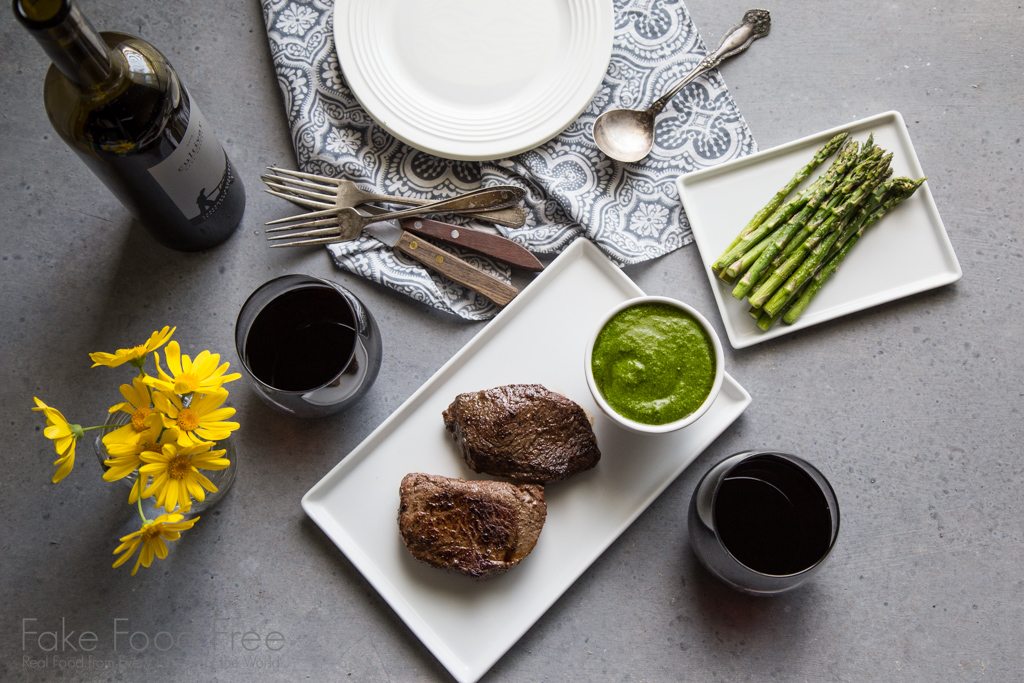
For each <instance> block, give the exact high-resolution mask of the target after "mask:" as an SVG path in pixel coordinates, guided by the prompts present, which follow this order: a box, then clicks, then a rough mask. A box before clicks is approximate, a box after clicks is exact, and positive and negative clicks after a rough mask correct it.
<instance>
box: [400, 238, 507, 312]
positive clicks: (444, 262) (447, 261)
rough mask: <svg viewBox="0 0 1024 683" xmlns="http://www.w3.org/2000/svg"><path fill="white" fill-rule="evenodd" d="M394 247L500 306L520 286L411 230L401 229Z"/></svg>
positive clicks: (505, 302) (504, 303)
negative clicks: (497, 276) (510, 283)
mask: <svg viewBox="0 0 1024 683" xmlns="http://www.w3.org/2000/svg"><path fill="white" fill-rule="evenodd" d="M395 249H398V250H399V251H401V252H402V253H403V254H406V255H407V256H409V257H410V258H413V259H415V260H417V261H419V262H420V263H422V264H423V265H424V266H426V267H427V268H430V269H431V270H434V271H436V272H438V273H440V274H441V275H444V276H445V277H447V278H449V279H451V280H454V281H455V282H458V283H459V284H460V285H465V286H466V287H469V288H470V289H472V290H473V291H474V292H479V293H480V294H482V295H483V296H485V297H487V298H488V299H489V300H490V301H493V302H494V303H496V304H498V305H499V306H505V305H507V304H508V302H510V301H512V299H514V298H515V296H516V294H519V290H518V289H516V288H515V287H513V286H512V285H508V284H505V283H504V282H502V281H501V280H499V279H497V278H495V277H491V276H490V275H488V274H487V273H485V272H484V271H482V270H480V269H478V268H475V267H473V266H471V265H469V264H468V263H466V262H465V261H463V260H462V259H460V258H458V257H456V256H453V255H451V254H449V253H448V252H447V251H445V250H443V249H439V248H438V247H435V246H434V245H433V244H431V243H430V242H427V241H426V240H424V239H421V238H419V237H416V236H415V235H413V234H411V233H408V232H404V231H403V232H402V236H401V237H400V238H399V239H398V244H396V245H395Z"/></svg>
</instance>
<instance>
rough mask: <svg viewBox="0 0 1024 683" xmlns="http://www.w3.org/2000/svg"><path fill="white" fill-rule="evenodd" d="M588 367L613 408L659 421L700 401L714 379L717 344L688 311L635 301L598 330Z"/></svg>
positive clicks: (676, 416)
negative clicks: (713, 344) (713, 343)
mask: <svg viewBox="0 0 1024 683" xmlns="http://www.w3.org/2000/svg"><path fill="white" fill-rule="evenodd" d="M591 368H592V370H593V373H594V380H595V381H596V383H597V388H598V390H599V391H600V392H601V395H602V396H603V397H604V399H605V400H606V401H607V402H608V405H610V406H611V407H612V409H613V410H614V411H615V412H617V413H618V414H620V415H622V416H623V417H627V418H629V419H630V420H633V421H634V422H640V423H643V424H650V425H660V424H666V423H669V422H675V421H676V420H681V419H682V418H684V417H686V416H687V415H689V414H691V413H692V412H693V411H695V410H697V408H699V407H700V405H701V404H702V403H704V399H705V398H707V396H708V394H710V393H711V386H712V385H713V384H714V381H715V348H714V346H712V344H711V339H710V338H709V337H708V335H707V333H706V332H705V331H704V328H703V327H701V324H700V323H699V322H697V320H696V319H694V317H693V316H691V315H690V314H689V313H686V312H685V311H682V310H680V309H678V308H676V307H675V306H671V305H668V304H662V303H646V304H637V305H636V306H630V307H629V308H626V309H624V310H622V311H619V312H618V313H616V314H615V316H614V317H612V319H611V320H609V321H608V322H607V323H606V324H605V326H604V327H602V328H601V331H600V332H599V333H598V335H597V340H596V341H595V342H594V353H593V357H592V359H591Z"/></svg>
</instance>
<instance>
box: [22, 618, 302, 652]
mask: <svg viewBox="0 0 1024 683" xmlns="http://www.w3.org/2000/svg"><path fill="white" fill-rule="evenodd" d="M207 642H208V643H209V649H211V650H212V651H213V652H214V654H225V653H239V654H243V653H248V652H261V651H262V652H273V653H277V652H280V651H281V650H282V649H284V646H285V643H286V640H285V637H284V634H282V633H281V632H280V631H268V632H265V633H262V632H260V631H257V630H253V629H245V628H238V627H234V626H232V624H231V620H230V619H228V618H227V617H214V618H213V619H212V622H211V624H210V626H209V627H208V628H207V629H206V631H205V633H197V632H195V631H182V632H179V633H171V632H170V631H156V632H150V631H146V630H139V629H133V628H132V627H131V624H130V622H129V620H128V619H127V618H125V617H119V618H115V619H113V621H112V623H111V624H110V626H109V627H108V628H107V630H106V631H103V630H101V631H100V632H99V633H97V632H96V631H92V630H80V629H77V628H69V625H68V623H67V619H66V618H65V617H61V618H60V623H59V624H57V623H55V624H49V625H42V624H39V620H38V619H34V618H31V617H26V618H23V619H22V620H21V651H22V652H28V653H46V654H51V653H52V654H55V653H61V654H64V655H68V654H77V653H80V652H82V653H88V652H93V651H95V650H96V649H97V648H100V647H101V646H102V647H103V650H108V649H112V650H113V652H130V653H134V654H142V653H144V652H169V651H172V650H177V651H182V652H194V651H196V650H198V649H199V648H200V647H201V644H202V643H207Z"/></svg>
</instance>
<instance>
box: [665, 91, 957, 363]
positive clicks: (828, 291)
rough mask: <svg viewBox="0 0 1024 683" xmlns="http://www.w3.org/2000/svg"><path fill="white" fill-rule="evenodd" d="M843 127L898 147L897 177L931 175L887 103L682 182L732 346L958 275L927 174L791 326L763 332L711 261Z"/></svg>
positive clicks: (686, 206)
mask: <svg viewBox="0 0 1024 683" xmlns="http://www.w3.org/2000/svg"><path fill="white" fill-rule="evenodd" d="M842 131H849V133H850V135H851V136H852V137H853V138H854V139H855V140H860V141H861V142H863V141H864V140H866V139H867V137H868V134H870V133H874V135H875V143H876V144H878V145H879V146H881V147H882V148H884V149H886V150H888V151H890V152H892V153H893V159H892V168H893V176H894V177H895V176H901V175H902V176H908V177H910V178H920V177H922V176H924V175H925V173H924V171H923V170H922V169H921V163H920V161H918V159H917V153H916V152H915V151H914V145H913V143H912V142H911V141H910V133H909V131H908V130H907V126H906V123H905V122H904V121H903V117H902V116H901V115H900V113H899V112H896V111H890V112H886V113H884V114H879V115H877V116H872V117H870V118H867V119H862V120H860V121H856V122H854V123H851V124H849V125H845V126H839V127H837V128H833V129H831V130H827V131H824V132H821V133H817V134H815V135H811V136H808V137H805V138H801V139H800V140H796V141H794V142H790V143H788V144H785V145H780V146H779V147H774V148H772V149H769V150H765V151H763V152H758V153H757V154H752V155H750V156H748V157H744V158H742V159H737V160H734V161H730V162H726V163H724V164H721V165H720V166H715V167H714V168H709V169H704V170H701V171H696V172H694V173H689V174H686V175H684V176H681V177H680V178H679V180H678V181H677V185H678V187H679V197H680V199H681V200H682V202H683V208H684V209H685V210H686V216H687V218H688V219H689V221H690V227H691V228H692V229H693V238H694V241H695V242H696V243H697V248H698V249H699V250H700V256H701V261H702V262H703V263H704V268H705V270H706V271H707V274H708V278H709V279H710V281H711V289H712V291H713V292H714V295H715V300H716V301H717V302H718V310H719V312H720V313H721V315H722V321H723V323H724V325H725V330H726V333H727V334H728V336H729V343H730V344H732V346H733V348H736V349H739V348H743V347H746V346H750V345H752V344H757V343H759V342H763V341H766V340H768V339H773V338H775V337H778V336H780V335H783V334H789V333H790V332H795V331H796V330H800V329H803V328H805V327H810V326H811V325H817V324H818V323H821V322H824V321H826V320H831V319H833V318H838V317H839V316H843V315H846V314H848V313H853V312H854V311H860V310H863V309H865V308H870V307H871V306H877V305H878V304H882V303H885V302H888V301H893V300H895V299H899V298H901V297H905V296H909V295H911V294H917V293H918V292H923V291H925V290H928V289H933V288H935V287H941V286H943V285H948V284H950V283H952V282H956V281H957V280H959V279H960V277H961V275H962V271H961V269H960V263H959V262H958V261H957V258H956V254H955V253H954V252H953V245H952V244H950V242H949V236H948V235H947V234H946V228H945V226H944V225H943V224H942V218H941V217H940V216H939V210H938V208H937V207H936V206H935V200H934V199H933V197H932V193H931V190H930V189H929V188H928V183H927V182H926V183H924V184H923V185H922V186H921V187H920V188H919V189H918V190H917V192H915V193H914V195H913V196H912V197H910V198H909V199H907V200H905V201H904V202H902V203H901V204H900V205H899V206H897V207H896V208H895V209H894V210H893V211H892V212H890V213H889V214H887V215H886V216H885V217H883V218H882V220H880V221H879V222H878V223H876V224H875V225H874V226H873V227H872V228H870V229H869V230H868V231H867V232H866V233H864V237H862V238H861V240H860V241H859V242H858V243H857V245H856V246H855V247H854V248H853V250H852V251H851V252H850V254H849V256H847V258H846V259H845V260H844V261H843V264H842V266H841V267H840V268H839V270H838V271H837V272H836V274H835V275H834V276H833V277H832V278H831V279H830V280H829V281H828V282H827V283H825V286H824V287H822V288H821V291H820V292H819V293H818V295H817V296H816V297H815V298H814V299H813V300H812V301H811V304H810V306H808V307H807V310H806V311H804V314H803V315H802V316H800V318H799V319H797V321H796V322H795V323H794V324H792V325H786V324H784V323H782V322H779V323H777V324H776V325H775V326H774V327H773V328H771V329H770V330H769V331H768V332H763V331H761V330H760V329H759V328H758V327H757V325H756V324H755V321H754V319H753V318H751V317H750V316H749V315H748V313H747V310H748V309H749V308H750V306H749V305H748V304H747V302H746V300H744V301H739V300H737V299H736V298H735V297H733V296H732V289H733V286H732V285H730V284H728V283H726V282H723V281H722V280H720V279H719V278H718V277H717V276H716V275H715V274H714V273H713V272H712V270H711V264H713V263H714V262H715V260H716V259H717V258H718V257H719V256H720V255H721V253H722V252H723V251H725V248H726V247H727V246H728V245H729V243H730V242H731V241H732V240H733V238H734V237H736V235H737V234H739V232H740V230H742V229H743V227H744V226H745V225H746V224H747V222H748V221H749V220H750V218H751V217H752V216H753V215H754V214H755V213H757V212H758V210H760V209H761V207H763V206H764V205H765V204H767V203H768V200H769V199H771V197H772V195H774V194H775V193H776V192H777V191H778V190H779V189H780V188H782V186H783V185H785V184H786V183H787V182H788V181H789V179H790V178H792V177H793V175H794V174H795V173H796V172H797V170H798V169H800V168H801V167H802V166H803V165H804V164H806V163H807V162H808V161H810V159H811V157H812V156H814V153H815V151H817V149H818V148H819V147H820V146H821V145H822V144H824V143H825V142H826V141H827V140H829V139H830V138H832V137H833V136H835V135H836V134H838V133H840V132H842ZM829 163H831V159H830V160H828V161H826V162H825V163H824V164H822V165H821V167H820V168H819V171H817V172H815V173H813V174H811V177H810V178H808V179H807V180H806V181H804V184H803V185H801V186H800V187H798V188H797V191H799V190H802V189H803V188H804V187H806V186H807V185H809V184H810V183H811V181H813V179H814V178H816V177H817V176H818V175H819V173H820V172H821V171H824V169H825V168H827V167H828V164H829Z"/></svg>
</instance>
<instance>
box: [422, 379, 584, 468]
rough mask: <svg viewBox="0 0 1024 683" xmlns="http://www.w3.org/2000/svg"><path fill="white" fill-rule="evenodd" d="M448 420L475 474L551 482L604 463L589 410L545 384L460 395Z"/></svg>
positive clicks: (448, 410)
mask: <svg viewBox="0 0 1024 683" xmlns="http://www.w3.org/2000/svg"><path fill="white" fill-rule="evenodd" d="M442 416H443V417H444V426H445V427H446V428H447V429H448V432H449V433H450V434H451V435H452V438H453V439H455V443H456V445H457V446H458V449H459V452H461V453H462V457H463V458H465V460H466V464H468V465H469V467H470V469H472V470H473V471H474V472H483V473H486V474H492V475H496V476H502V477H509V478H511V479H515V480H516V481H524V482H531V483H550V482H555V481H561V480H563V479H565V478H567V477H570V476H572V475H574V474H576V473H577V472H582V471H583V470H589V469H590V468H591V467H593V466H594V465H596V464H597V461H598V460H599V459H600V458H601V451H599V450H598V448H597V438H596V437H595V436H594V430H593V429H592V428H591V426H590V420H589V419H588V418H587V414H586V412H584V410H583V408H581V407H580V406H579V405H577V404H576V403H575V402H573V401H571V400H569V399H568V398H566V397H565V396H562V395H561V394H556V393H555V392H553V391H548V390H547V389H545V388H544V387H543V386H541V385H540V384H509V385H507V386H502V387H496V388H494V389H487V390H486V391H477V392H475V393H467V394H459V395H458V396H457V397H456V398H455V400H454V401H453V402H452V404H451V405H450V406H448V409H447V410H445V411H444V412H443V413H442Z"/></svg>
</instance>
